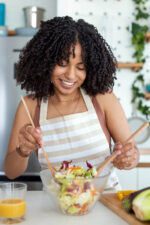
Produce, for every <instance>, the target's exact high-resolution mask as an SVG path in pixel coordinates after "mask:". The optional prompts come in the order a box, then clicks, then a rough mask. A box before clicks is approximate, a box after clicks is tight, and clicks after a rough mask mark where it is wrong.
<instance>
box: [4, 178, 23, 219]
mask: <svg viewBox="0 0 150 225" xmlns="http://www.w3.org/2000/svg"><path fill="white" fill-rule="evenodd" d="M26 192H27V185H26V184H24V183H19V182H9V183H2V184H0V220H1V221H2V222H5V223H7V222H9V221H11V222H13V221H14V222H18V221H22V220H24V216H25V213H26V201H25V197H26Z"/></svg>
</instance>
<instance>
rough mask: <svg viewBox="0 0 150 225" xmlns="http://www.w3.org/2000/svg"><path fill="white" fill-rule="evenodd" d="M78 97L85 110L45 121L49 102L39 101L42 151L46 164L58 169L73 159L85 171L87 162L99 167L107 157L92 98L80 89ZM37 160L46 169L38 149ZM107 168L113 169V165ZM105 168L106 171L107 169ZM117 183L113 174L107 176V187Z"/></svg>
mask: <svg viewBox="0 0 150 225" xmlns="http://www.w3.org/2000/svg"><path fill="white" fill-rule="evenodd" d="M81 94H82V96H83V99H84V102H85V104H86V107H87V111H86V112H81V113H76V114H70V115H66V116H63V117H57V118H52V119H47V109H48V100H47V101H43V100H42V102H41V108H40V120H39V123H40V127H41V130H42V136H43V141H44V148H45V150H46V152H47V155H48V158H49V161H50V162H51V164H52V165H54V166H55V167H56V168H57V167H60V164H61V162H62V161H64V160H67V161H70V160H72V162H73V164H76V165H79V166H82V167H84V168H87V166H86V160H87V161H88V162H89V163H91V164H92V165H93V166H98V165H99V164H100V163H101V162H103V161H104V160H105V158H106V157H107V156H108V155H110V149H109V144H108V141H107V139H106V136H105V134H104V132H103V130H102V128H101V125H100V123H99V119H98V117H97V114H96V111H95V108H94V106H93V103H92V101H91V98H90V97H89V96H88V95H87V94H86V93H85V92H84V90H82V89H81ZM38 158H39V163H40V165H41V169H47V163H46V160H45V158H44V157H43V154H42V150H41V148H40V149H39V151H38ZM108 167H112V164H109V165H108ZM108 167H107V168H106V169H105V170H108V169H110V168H108ZM112 171H113V170H112ZM103 173H105V171H103ZM116 183H118V178H117V177H116V175H115V174H114V171H113V172H112V173H111V175H110V177H109V181H108V186H109V187H111V186H114V184H116Z"/></svg>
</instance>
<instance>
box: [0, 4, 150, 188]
mask: <svg viewBox="0 0 150 225" xmlns="http://www.w3.org/2000/svg"><path fill="white" fill-rule="evenodd" d="M2 3H5V6H6V10H5V25H6V26H7V27H6V30H7V29H8V30H15V29H16V28H17V29H18V28H19V29H20V28H24V27H25V18H24V14H23V10H22V9H23V8H24V7H28V6H33V5H35V6H37V7H40V8H43V9H45V12H44V18H43V19H44V20H47V19H51V18H53V17H54V16H56V15H57V16H64V15H70V16H72V17H73V18H74V19H78V18H83V19H85V20H86V21H87V22H90V23H92V24H94V25H95V26H96V27H97V29H98V30H99V32H100V33H101V34H102V35H103V37H104V38H105V39H106V41H107V42H108V44H109V45H110V46H111V48H112V50H113V52H114V55H115V56H116V58H117V60H118V61H119V62H135V59H134V58H133V57H132V55H133V53H134V48H133V46H132V44H131V33H130V32H129V31H127V29H126V28H127V26H129V27H130V26H131V22H132V21H133V20H134V13H135V12H134V10H135V4H134V1H133V0H120V1H119V0H13V1H10V0H5V1H2ZM147 8H148V10H149V13H150V0H148V1H147ZM147 24H149V31H150V19H148V20H147ZM25 35H26V34H24V36H21V35H17V36H4V37H0V96H1V97H0V105H1V110H0V175H1V176H0V179H1V180H5V179H6V178H5V176H4V171H3V163H4V159H5V153H6V149H7V144H8V139H9V135H10V131H11V126H12V122H13V118H14V114H15V111H16V107H17V104H18V102H19V101H20V94H23V95H24V94H25V92H22V91H20V88H19V87H17V88H16V83H15V72H14V68H15V64H16V63H17V60H18V55H19V52H20V50H21V49H22V47H23V46H24V45H25V44H26V43H27V41H28V40H30V39H31V38H32V36H31V34H30V35H29V36H25ZM144 55H145V56H146V59H147V60H146V63H145V64H144V67H143V69H142V72H143V73H144V78H145V82H146V83H150V67H149V65H150V44H149V43H147V44H146V49H145V52H144ZM116 76H117V81H116V83H115V87H114V93H115V94H116V95H117V97H118V99H119V100H120V102H121V104H122V106H123V108H124V111H125V114H126V116H127V118H130V117H131V116H133V111H132V110H133V107H132V104H131V98H132V92H131V85H132V83H133V81H134V79H135V77H136V76H137V73H136V72H133V71H132V70H131V69H118V70H117V73H116ZM145 102H146V104H147V105H149V106H150V100H149V101H146V100H145ZM137 114H138V115H139V116H140V117H142V118H144V119H145V117H144V116H143V115H142V114H140V113H139V112H137ZM138 147H139V149H140V151H141V153H142V152H148V153H149V154H150V138H148V139H147V140H146V141H145V142H144V143H141V144H138ZM140 161H141V162H150V155H148V154H142V155H141V159H140ZM38 172H39V165H38V162H37V160H36V157H35V155H33V156H32V158H31V159H30V164H29V167H28V170H27V172H26V173H25V174H24V176H23V178H22V179H26V180H27V182H29V183H31V181H32V183H33V181H35V185H32V186H33V187H34V188H37V186H38V188H40V187H41V186H40V181H39V173H38ZM149 172H150V168H136V169H133V170H131V171H119V170H117V174H118V176H119V178H120V181H121V184H122V186H123V189H137V188H138V189H139V188H142V187H145V186H149Z"/></svg>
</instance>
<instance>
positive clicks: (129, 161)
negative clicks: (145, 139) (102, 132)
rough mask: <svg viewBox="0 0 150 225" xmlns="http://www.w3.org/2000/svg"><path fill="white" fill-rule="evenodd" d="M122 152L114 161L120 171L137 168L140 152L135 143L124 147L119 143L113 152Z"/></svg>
mask: <svg viewBox="0 0 150 225" xmlns="http://www.w3.org/2000/svg"><path fill="white" fill-rule="evenodd" d="M119 150H120V151H121V154H119V155H118V156H117V157H116V158H115V159H114V160H113V164H114V166H115V167H117V168H118V169H120V170H127V169H132V168H134V167H136V165H137V163H138V161H139V151H138V149H137V147H136V146H135V144H134V143H127V144H125V145H124V146H123V145H122V144H121V143H120V142H117V143H116V144H115V146H114V150H113V151H119Z"/></svg>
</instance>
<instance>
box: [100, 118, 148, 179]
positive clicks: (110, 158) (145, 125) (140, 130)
mask: <svg viewBox="0 0 150 225" xmlns="http://www.w3.org/2000/svg"><path fill="white" fill-rule="evenodd" d="M148 126H149V123H148V122H146V123H144V124H143V125H142V126H141V127H140V128H139V129H137V130H136V131H135V132H134V133H133V134H132V135H131V136H130V137H129V138H128V139H127V140H126V141H124V142H123V143H122V145H125V144H127V143H128V142H130V141H131V140H133V139H134V138H135V137H136V136H137V135H139V134H140V133H141V132H142V131H143V130H144V129H145V128H147V127H148ZM117 155H118V153H117V151H114V152H113V153H112V154H111V155H110V156H108V157H107V159H106V160H105V161H104V162H102V163H101V164H100V166H99V168H97V175H96V176H97V177H98V176H99V175H100V174H101V172H102V171H103V169H104V168H105V167H106V166H107V165H108V164H109V163H110V162H112V161H113V160H114V159H115V158H116V157H117Z"/></svg>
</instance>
